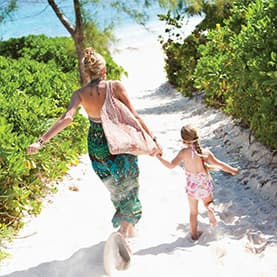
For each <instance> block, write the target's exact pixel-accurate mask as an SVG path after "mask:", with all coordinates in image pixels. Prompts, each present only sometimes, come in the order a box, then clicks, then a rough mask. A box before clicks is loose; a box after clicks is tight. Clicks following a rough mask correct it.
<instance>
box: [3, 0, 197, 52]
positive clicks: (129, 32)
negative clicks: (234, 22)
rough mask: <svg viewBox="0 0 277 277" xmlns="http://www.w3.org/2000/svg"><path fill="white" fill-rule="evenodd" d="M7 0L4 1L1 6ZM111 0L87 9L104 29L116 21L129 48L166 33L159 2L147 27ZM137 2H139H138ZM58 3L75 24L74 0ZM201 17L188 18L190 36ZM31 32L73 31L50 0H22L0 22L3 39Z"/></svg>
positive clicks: (58, 33)
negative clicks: (117, 7)
mask: <svg viewBox="0 0 277 277" xmlns="http://www.w3.org/2000/svg"><path fill="white" fill-rule="evenodd" d="M6 1H7V0H0V5H2V4H3V3H4V2H6ZM109 1H111V0H106V1H102V2H105V5H104V6H103V5H96V4H91V5H90V6H88V7H87V10H88V11H89V13H90V14H91V15H92V18H95V19H97V20H96V22H97V24H98V26H99V28H100V29H103V28H104V27H105V26H108V25H109V24H111V23H112V22H114V33H115V35H116V37H117V38H119V40H121V41H124V43H125V44H126V43H127V44H128V45H121V46H126V47H129V46H132V45H135V46H138V47H139V46H140V45H143V44H144V43H145V41H147V40H148V39H149V38H154V37H155V38H157V37H158V36H159V35H160V34H163V31H164V23H163V22H161V21H159V19H158V16H157V15H158V14H164V13H166V11H165V10H163V9H162V8H160V7H159V6H158V5H153V6H152V7H151V8H149V9H148V10H147V12H148V15H149V19H148V21H147V24H146V26H144V27H143V26H141V25H138V24H137V23H136V22H135V21H134V20H133V19H131V18H130V17H129V16H127V15H126V14H124V13H123V12H121V13H119V12H118V11H116V10H115V9H113V8H111V7H110V6H109V5H108V3H109ZM1 2H2V3H1ZM133 2H134V3H135V1H133ZM56 3H57V4H58V6H59V7H60V8H61V10H62V11H63V12H64V13H65V15H66V16H67V17H68V19H69V20H70V21H71V22H72V23H74V12H73V1H72V0H57V1H56ZM134 5H136V8H137V9H139V10H140V9H142V7H139V6H137V4H134ZM200 19H201V17H193V18H190V19H188V21H187V24H186V26H185V30H184V32H185V34H186V35H188V34H189V33H190V32H191V31H192V30H193V28H194V26H195V25H196V24H197V23H198V22H199V21H200ZM29 34H34V35H39V34H45V35H47V36H49V37H56V36H69V33H68V32H67V30H66V29H65V27H64V26H63V25H62V23H61V22H60V21H59V20H58V18H57V16H56V15H55V13H54V11H53V10H52V8H51V7H50V5H49V4H48V2H47V0H18V8H17V10H16V11H15V12H14V13H13V14H12V16H11V17H9V18H7V20H6V21H5V22H4V23H2V24H1V25H0V38H1V39H2V40H7V39H9V38H16V37H22V36H26V35H29Z"/></svg>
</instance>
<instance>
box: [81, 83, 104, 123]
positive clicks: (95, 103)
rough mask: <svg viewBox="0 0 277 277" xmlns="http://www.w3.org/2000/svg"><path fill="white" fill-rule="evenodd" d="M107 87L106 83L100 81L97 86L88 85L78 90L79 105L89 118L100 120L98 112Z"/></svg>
mask: <svg viewBox="0 0 277 277" xmlns="http://www.w3.org/2000/svg"><path fill="white" fill-rule="evenodd" d="M107 85H108V83H107V82H106V81H104V80H102V81H100V82H99V83H98V84H92V85H91V84H88V85H86V86H85V87H83V88H81V89H80V90H79V92H78V95H79V97H80V100H81V103H80V104H81V105H82V106H83V108H84V109H85V111H86V113H87V114H88V116H89V117H92V118H100V111H101V108H102V106H103V104H104V102H105V98H106V88H107Z"/></svg>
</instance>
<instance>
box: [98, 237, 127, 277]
mask: <svg viewBox="0 0 277 277" xmlns="http://www.w3.org/2000/svg"><path fill="white" fill-rule="evenodd" d="M130 262H131V251H130V248H129V246H128V245H127V243H126V241H125V239H124V238H123V236H122V235H121V234H120V233H119V232H114V233H112V234H111V235H110V236H109V237H108V239H107V241H106V243H105V247H104V255H103V264H104V269H105V271H106V273H107V274H108V275H109V276H112V275H113V274H115V273H116V272H118V271H121V270H126V269H128V268H129V266H130Z"/></svg>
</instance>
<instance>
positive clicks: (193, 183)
mask: <svg viewBox="0 0 277 277" xmlns="http://www.w3.org/2000/svg"><path fill="white" fill-rule="evenodd" d="M186 177H187V185H186V193H187V194H188V195H189V196H190V197H192V198H195V199H197V200H200V199H204V198H207V197H208V196H209V195H210V194H211V193H212V188H213V184H212V180H211V178H210V176H208V175H207V174H206V173H205V172H199V173H197V174H194V173H191V172H188V171H186Z"/></svg>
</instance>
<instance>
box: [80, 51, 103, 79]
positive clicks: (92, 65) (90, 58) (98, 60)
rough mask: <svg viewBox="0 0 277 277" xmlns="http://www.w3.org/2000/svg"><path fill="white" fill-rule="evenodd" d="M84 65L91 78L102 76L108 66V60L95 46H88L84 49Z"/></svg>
mask: <svg viewBox="0 0 277 277" xmlns="http://www.w3.org/2000/svg"><path fill="white" fill-rule="evenodd" d="M82 61H83V65H84V68H85V71H86V72H87V73H88V74H89V76H90V78H91V79H94V78H99V77H101V76H102V71H103V69H104V68H105V67H106V61H105V59H104V58H103V56H101V55H100V54H99V53H97V52H96V51H95V50H94V49H93V48H91V47H88V48H86V49H85V51H84V58H83V60H82Z"/></svg>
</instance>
